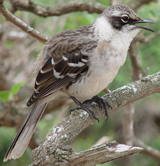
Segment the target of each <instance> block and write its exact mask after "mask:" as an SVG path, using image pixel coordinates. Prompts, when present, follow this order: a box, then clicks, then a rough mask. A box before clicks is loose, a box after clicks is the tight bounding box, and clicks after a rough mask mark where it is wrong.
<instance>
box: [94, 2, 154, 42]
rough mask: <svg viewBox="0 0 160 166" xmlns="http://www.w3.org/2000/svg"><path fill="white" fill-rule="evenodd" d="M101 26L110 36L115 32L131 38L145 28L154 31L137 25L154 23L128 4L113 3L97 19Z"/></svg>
mask: <svg viewBox="0 0 160 166" xmlns="http://www.w3.org/2000/svg"><path fill="white" fill-rule="evenodd" d="M97 20H98V24H101V23H102V22H103V23H102V24H101V25H99V28H100V29H102V28H103V31H104V32H105V31H106V34H108V35H109V34H110V37H111V36H113V35H114V34H118V35H119V36H123V35H127V37H128V38H130V39H131V40H132V39H133V37H134V36H135V35H136V34H137V33H138V32H139V31H140V30H141V29H145V30H148V31H152V32H154V31H153V30H152V29H150V28H147V27H144V26H140V25H137V24H138V23H153V24H155V22H153V21H150V20H145V19H141V18H140V17H139V16H138V15H137V14H136V13H135V12H134V11H133V10H132V9H130V8H129V7H127V6H126V5H122V4H119V5H113V6H110V7H108V8H107V9H106V10H104V12H103V13H102V14H101V15H100V17H99V18H98V19H97Z"/></svg>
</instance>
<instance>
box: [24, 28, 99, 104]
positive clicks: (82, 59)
mask: <svg viewBox="0 0 160 166" xmlns="http://www.w3.org/2000/svg"><path fill="white" fill-rule="evenodd" d="M80 35H81V33H80V32H77V31H66V32H63V33H61V34H59V35H57V36H55V37H53V38H52V39H50V40H49V41H48V42H47V43H46V44H45V47H44V51H43V52H44V53H46V54H47V55H45V57H47V60H46V62H45V64H44V65H43V67H42V68H41V69H40V70H39V72H38V75H37V77H36V81H35V87H34V89H35V90H34V93H33V95H32V96H31V98H30V99H29V101H28V103H27V105H28V106H30V105H32V104H33V103H35V102H36V101H38V100H40V99H42V98H44V97H47V96H49V95H51V94H52V93H54V92H55V91H57V90H59V89H61V88H62V87H64V86H66V85H68V84H70V83H71V82H75V81H76V80H77V79H78V78H79V77H80V76H81V75H83V74H84V73H85V72H87V71H88V65H89V64H88V60H89V54H90V53H91V52H92V50H93V49H94V48H95V47H97V42H96V41H95V40H93V39H92V38H89V39H88V37H87V36H85V35H84V36H80Z"/></svg>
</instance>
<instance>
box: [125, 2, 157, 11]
mask: <svg viewBox="0 0 160 166" xmlns="http://www.w3.org/2000/svg"><path fill="white" fill-rule="evenodd" d="M151 2H157V0H137V1H132V0H130V1H129V2H128V4H127V6H129V7H130V8H132V9H133V10H134V11H137V10H138V9H139V8H140V7H141V6H142V5H144V4H148V3H151Z"/></svg>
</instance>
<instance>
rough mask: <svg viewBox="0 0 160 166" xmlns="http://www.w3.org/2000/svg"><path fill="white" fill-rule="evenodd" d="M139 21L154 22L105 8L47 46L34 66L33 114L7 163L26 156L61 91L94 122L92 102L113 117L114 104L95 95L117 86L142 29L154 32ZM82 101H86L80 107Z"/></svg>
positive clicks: (127, 11)
mask: <svg viewBox="0 0 160 166" xmlns="http://www.w3.org/2000/svg"><path fill="white" fill-rule="evenodd" d="M137 23H154V22H152V21H149V20H144V19H141V18H140V17H139V16H137V14H136V13H135V12H134V11H133V10H131V9H130V8H129V7H127V6H125V5H114V6H111V7H108V8H107V9H106V10H104V12H103V13H102V14H101V15H100V16H99V17H98V18H97V19H96V20H95V21H94V22H93V23H92V24H91V25H88V26H85V27H82V28H80V29H77V30H68V31H65V32H62V33H60V34H57V35H55V36H54V37H52V38H51V39H50V40H49V41H48V42H46V43H45V45H44V46H43V48H42V51H41V52H40V54H39V56H38V58H37V60H36V62H35V73H37V77H36V81H35V86H34V92H33V94H32V96H31V98H30V99H29V101H28V103H27V106H31V105H32V107H31V110H30V111H29V113H28V115H27V117H26V119H25V120H24V122H23V124H22V126H21V127H20V129H19V131H18V133H17V135H16V137H15V139H14V140H13V142H12V144H11V146H10V148H9V150H8V151H7V153H6V156H5V158H4V161H7V160H8V159H11V158H13V159H16V158H19V157H20V156H22V154H23V153H24V151H25V149H26V148H27V146H28V143H29V141H30V139H31V137H32V135H33V132H34V130H35V128H36V125H37V123H38V121H39V119H40V118H41V116H42V114H43V112H44V110H45V108H46V106H47V104H48V102H49V101H50V100H53V99H54V98H55V97H56V96H57V95H58V94H59V93H65V94H67V95H68V96H70V97H71V98H72V99H73V100H74V101H75V102H76V104H77V105H78V107H79V108H82V109H84V110H85V111H87V112H88V113H89V115H90V116H92V117H93V118H95V119H97V117H96V115H95V113H94V111H93V110H92V109H91V108H90V107H89V106H90V105H89V103H90V101H95V102H97V103H98V104H99V106H100V107H103V108H104V110H105V114H106V116H108V114H107V106H110V105H109V103H107V102H105V101H104V100H103V99H101V98H99V97H98V96H96V95H97V94H98V93H99V92H101V91H102V90H103V89H105V88H106V87H107V86H108V84H109V83H111V82H112V80H113V79H114V77H115V76H116V74H117V72H118V70H119V68H120V67H121V66H122V65H123V64H124V62H125V60H126V56H127V51H128V48H129V45H130V43H131V41H132V39H133V38H134V37H135V36H136V34H137V33H138V32H139V31H140V30H141V29H145V30H149V31H153V30H151V29H149V28H146V27H143V26H140V25H137ZM90 98H92V100H89V99H90ZM77 99H78V100H86V101H85V102H83V103H81V102H80V101H78V100H77ZM97 120H98V119H97Z"/></svg>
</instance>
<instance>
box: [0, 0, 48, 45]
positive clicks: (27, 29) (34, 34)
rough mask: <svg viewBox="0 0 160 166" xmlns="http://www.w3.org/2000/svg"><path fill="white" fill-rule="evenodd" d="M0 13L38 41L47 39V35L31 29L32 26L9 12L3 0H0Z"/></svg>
mask: <svg viewBox="0 0 160 166" xmlns="http://www.w3.org/2000/svg"><path fill="white" fill-rule="evenodd" d="M0 13H1V14H2V15H3V16H4V17H5V18H6V20H7V21H10V22H12V23H13V24H15V25H16V26H18V27H19V28H20V29H21V30H23V31H24V32H26V33H28V34H29V35H31V36H32V37H34V38H36V39H38V40H39V41H41V42H43V43H45V42H46V41H47V40H48V38H47V37H45V36H43V35H41V34H40V32H38V31H37V30H35V29H33V28H32V27H30V26H29V25H27V24H26V23H24V22H23V21H22V20H20V19H19V18H17V17H16V16H14V15H13V14H12V13H11V12H9V11H8V10H7V8H6V7H5V6H4V5H3V0H0Z"/></svg>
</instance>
